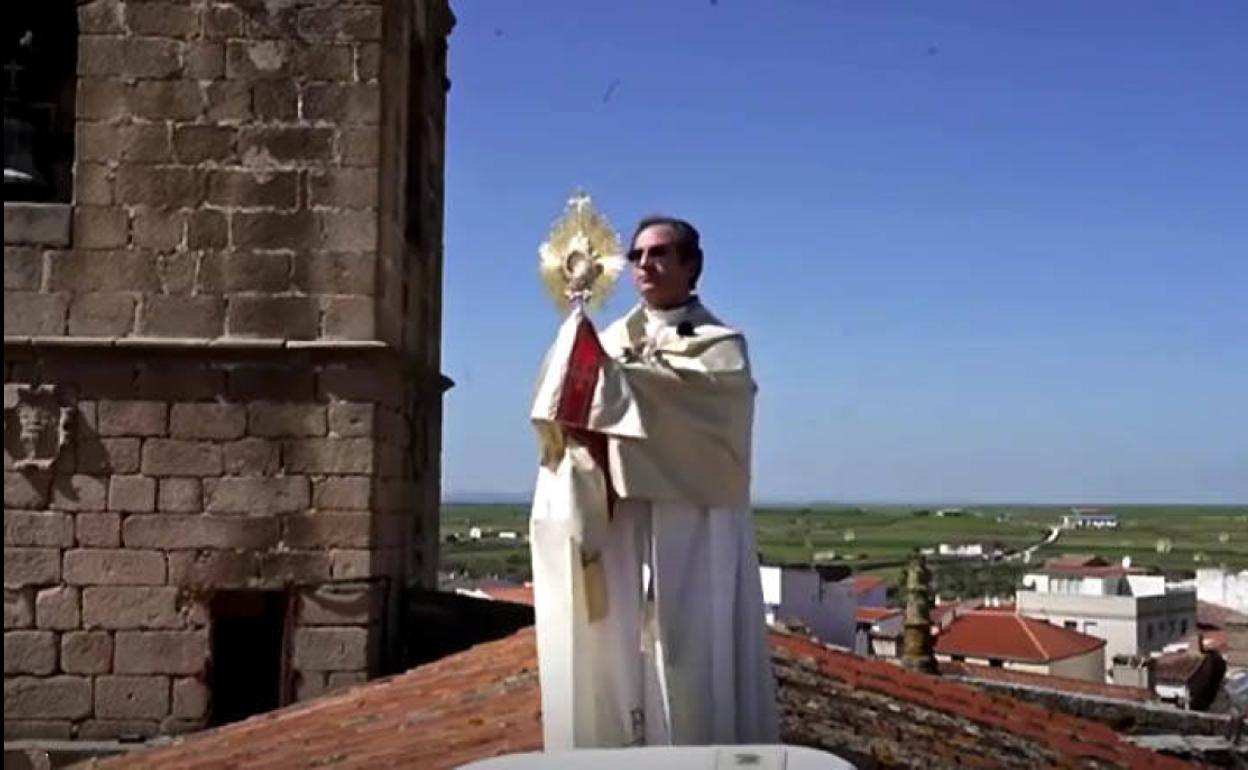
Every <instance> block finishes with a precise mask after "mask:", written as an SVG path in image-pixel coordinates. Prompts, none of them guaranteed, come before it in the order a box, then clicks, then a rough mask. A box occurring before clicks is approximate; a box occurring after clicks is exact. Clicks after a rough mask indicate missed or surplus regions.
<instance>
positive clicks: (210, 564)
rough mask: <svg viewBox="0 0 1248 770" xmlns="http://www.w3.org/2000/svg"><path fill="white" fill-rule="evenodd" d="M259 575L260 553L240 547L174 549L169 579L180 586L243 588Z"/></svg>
mask: <svg viewBox="0 0 1248 770" xmlns="http://www.w3.org/2000/svg"><path fill="white" fill-rule="evenodd" d="M258 576H259V556H258V555H257V554H255V553H253V552H246V551H244V552H237V551H217V550H212V551H170V552H169V582H170V584H172V585H176V586H207V587H212V588H243V587H246V586H248V585H250V584H251V583H253V582H254V581H255V580H257V579H258Z"/></svg>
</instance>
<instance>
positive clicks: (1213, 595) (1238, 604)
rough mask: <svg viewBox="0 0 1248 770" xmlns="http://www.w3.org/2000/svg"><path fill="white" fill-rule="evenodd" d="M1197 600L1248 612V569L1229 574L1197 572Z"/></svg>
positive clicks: (1212, 570)
mask: <svg viewBox="0 0 1248 770" xmlns="http://www.w3.org/2000/svg"><path fill="white" fill-rule="evenodd" d="M1196 598H1197V599H1199V600H1200V601H1202V602H1210V603H1212V604H1219V605H1221V606H1223V607H1230V608H1231V609H1233V610H1238V611H1240V612H1248V569H1246V570H1240V571H1239V572H1227V571H1225V570H1221V569H1198V570H1196Z"/></svg>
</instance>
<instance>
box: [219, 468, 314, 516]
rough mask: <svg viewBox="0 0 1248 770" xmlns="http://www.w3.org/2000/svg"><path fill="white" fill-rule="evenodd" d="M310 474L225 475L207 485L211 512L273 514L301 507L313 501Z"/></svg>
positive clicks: (302, 508) (306, 506)
mask: <svg viewBox="0 0 1248 770" xmlns="http://www.w3.org/2000/svg"><path fill="white" fill-rule="evenodd" d="M309 487H310V484H309V483H308V478H307V476H275V477H268V478H266V477H263V476H243V477H236V476H226V477H224V478H221V479H216V480H211V481H209V482H208V484H207V485H205V492H206V494H205V509H206V510H207V511H209V512H210V513H250V514H271V513H290V512H294V511H302V510H305V509H307V508H308V506H309V505H310V502H311V499H310V491H309Z"/></svg>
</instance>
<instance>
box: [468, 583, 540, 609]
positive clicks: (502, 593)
mask: <svg viewBox="0 0 1248 770" xmlns="http://www.w3.org/2000/svg"><path fill="white" fill-rule="evenodd" d="M481 590H482V591H483V592H484V593H485V594H486V595H487V596H489V597H490V598H491V599H494V600H495V601H500V602H512V603H513V604H527V605H529V606H530V607H532V606H533V586H532V585H522V586H517V585H506V586H501V585H500V586H493V587H490V588H483V589H481Z"/></svg>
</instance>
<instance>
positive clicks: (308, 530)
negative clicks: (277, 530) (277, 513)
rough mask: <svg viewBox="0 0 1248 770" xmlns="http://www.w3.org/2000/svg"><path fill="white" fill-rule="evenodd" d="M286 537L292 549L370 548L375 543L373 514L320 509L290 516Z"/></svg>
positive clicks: (286, 525) (286, 524)
mask: <svg viewBox="0 0 1248 770" xmlns="http://www.w3.org/2000/svg"><path fill="white" fill-rule="evenodd" d="M283 526H284V527H285V536H284V537H283V538H282V539H283V541H284V542H285V543H286V545H288V546H290V547H291V548H333V547H339V548H368V547H369V546H370V545H371V544H372V543H373V516H372V514H370V513H368V512H367V511H356V512H345V511H344V512H338V511H318V512H316V513H311V514H307V515H300V516H287V517H286V518H285V520H284V522H283Z"/></svg>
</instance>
